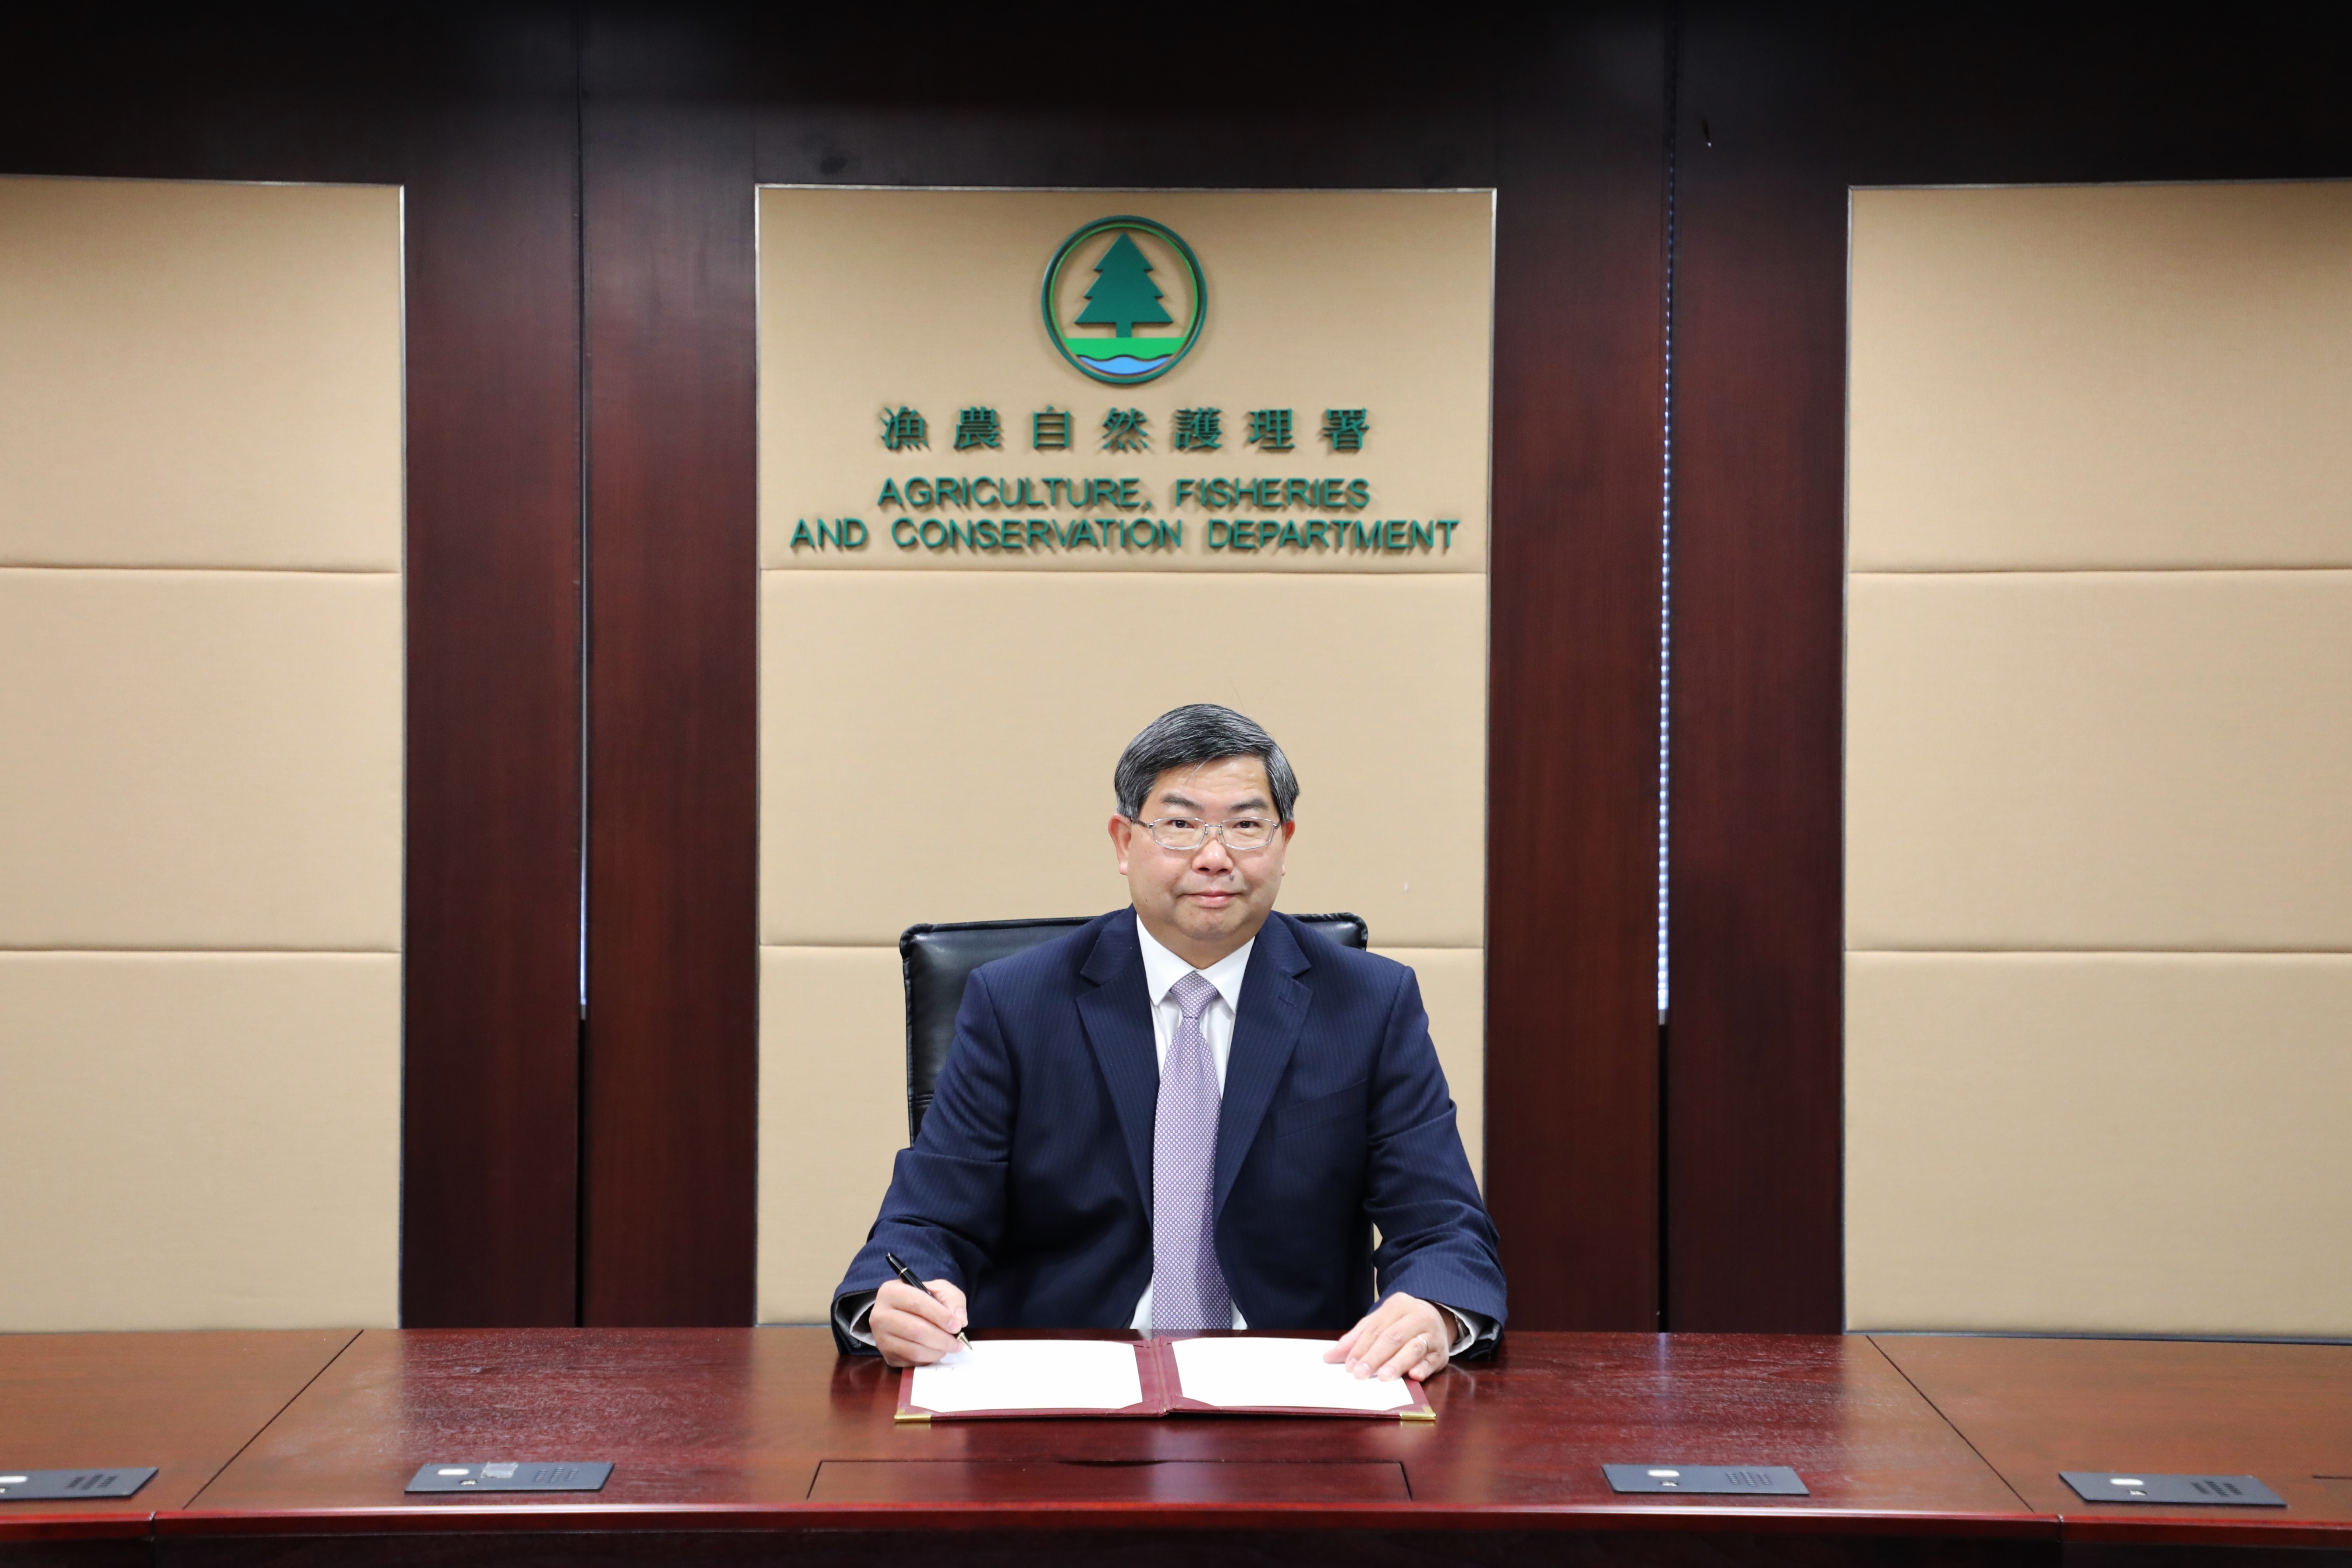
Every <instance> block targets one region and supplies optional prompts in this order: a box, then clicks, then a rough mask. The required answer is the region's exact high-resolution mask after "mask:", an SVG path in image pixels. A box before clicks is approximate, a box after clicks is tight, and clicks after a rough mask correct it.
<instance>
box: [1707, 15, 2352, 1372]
mask: <svg viewBox="0 0 2352 1568" xmlns="http://www.w3.org/2000/svg"><path fill="white" fill-rule="evenodd" d="M2209 21H2210V23H2211V25H2199V26H2187V25H2177V24H2176V21H2175V20H2174V19H2172V18H2169V17H2168V16H2163V15H2160V14H2158V13H2152V12H2149V11H2148V10H2147V9H2146V8H2144V7H2141V8H2131V9H2124V8H2117V7H2105V6H2100V7H2091V6H2079V7H2050V6H2046V5H2044V6H2034V7H2030V8H2029V7H2025V6H2018V5H1988V6H1971V7H1969V8H1967V9H1965V10H1929V9H1923V8H1916V7H1915V8H1898V7H1883V6H1881V7H1865V6H1858V5H1780V6H1755V5H1728V4H1717V5H1698V6H1693V7H1690V8H1688V9H1687V11H1686V13H1685V19H1684V23H1683V30H1682V37H1681V49H1680V52H1681V58H1682V62H1683V70H1682V76H1681V81H1680V90H1679V99H1680V112H1679V115H1678V121H1677V145H1678V159H1677V182H1676V188H1677V195H1678V200H1677V217H1678V222H1677V227H1678V231H1679V243H1678V246H1677V261H1676V296H1677V310H1676V331H1675V340H1676V354H1675V365H1676V369H1675V384H1676V393H1677V396H1676V405H1677V406H1676V414H1675V454H1676V460H1675V709H1674V782H1673V786H1672V793H1673V814H1672V821H1673V824H1674V841H1673V889H1672V908H1673V932H1672V972H1673V1003H1672V1015H1673V1018H1672V1027H1671V1031H1670V1037H1671V1047H1670V1052H1669V1060H1668V1063H1667V1081H1668V1090H1667V1127H1668V1134H1667V1145H1668V1152H1667V1191H1668V1194H1669V1195H1668V1201H1667V1218H1666V1236H1667V1258H1666V1275H1667V1279H1668V1281H1669V1295H1668V1303H1667V1314H1668V1321H1669V1323H1670V1324H1671V1326H1672V1327H1674V1328H1675V1329H1677V1330H1828V1329H1834V1328H1837V1327H1839V1326H1840V1324H1841V1322H1842V1319H1843V1279H1842V1257H1841V1254H1842V1239H1843V1238H1842V1235H1841V1224H1840V1197H1841V1192H1840V1184H1841V1170H1840V1164H1841V1155H1842V1140H1843V1127H1842V1122H1841V1100H1842V1093H1843V1061H1842V1052H1841V1029H1842V1022H1841V1013H1840V1005H1841V964H1842V961H1841V952H1840V950H1841V942H1842V891H1843V889H1842V880H1843V868H1842V864H1841V854H1842V846H1841V837H1842V826H1841V824H1842V802H1841V787H1842V785H1841V766H1842V764H1841V747H1842V739H1843V737H1842V732H1841V724H1842V719H1841V707H1840V704H1841V701H1842V695H1843V693H1842V686H1843V569H1844V542H1843V532H1844V518H1843V509H1844V493H1843V484H1844V462H1845V447H1844V429H1845V391H1844V377H1845V265H1846V251H1845V242H1846V200H1847V192H1848V189H1849V187H1851V186H1853V185H1856V184H1944V183H1972V182H1982V183H1996V184H1999V183H2028V182H2052V181H2110V180H2179V179H2237V178H2275V177H2306V176H2317V175H2339V176H2340V175H2346V174H2352V115H2347V101H2352V100H2347V96H2346V95H2345V94H2344V92H2343V91H2342V88H2341V83H2342V81H2343V79H2344V75H2345V71H2346V68H2347V65H2352V53H2347V13H2346V11H2345V10H2344V8H2342V7H2340V6H2326V5H2257V6H2249V7H2242V8H2241V9H2239V10H2237V11H2234V12H2231V14H2230V15H2229V17H2228V19H2227V22H2226V24H2224V23H2222V22H2221V19H2220V18H2219V17H2218V16H2217V17H2215V18H2210V19H2209Z"/></svg>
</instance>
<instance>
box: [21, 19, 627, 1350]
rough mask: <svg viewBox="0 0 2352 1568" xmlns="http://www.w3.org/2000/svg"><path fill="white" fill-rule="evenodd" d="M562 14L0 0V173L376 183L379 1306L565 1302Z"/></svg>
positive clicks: (569, 853) (566, 231) (568, 779)
mask: <svg viewBox="0 0 2352 1568" xmlns="http://www.w3.org/2000/svg"><path fill="white" fill-rule="evenodd" d="M572 34H573V28H572V21H571V17H570V15H569V12H568V11H567V10H566V9H564V8H562V7H540V8H532V7H529V6H514V7H498V6H489V7H478V8H468V9H463V10H460V9H458V8H447V9H443V8H436V7H431V6H404V7H389V6H385V7H368V6H351V7H337V8H333V9H322V8H317V7H311V8H295V7H284V6H268V7H262V6H214V7H206V8H205V9H204V10H203V11H202V12H201V13H199V12H194V11H190V10H187V9H185V8H182V9H179V10H166V9H162V8H157V7H151V6H118V5H89V6H45V7H26V6H19V7H16V8H14V9H12V10H11V11H10V12H9V13H8V14H7V16H6V19H5V22H0V58H5V59H6V60H7V61H8V62H9V66H10V71H9V80H8V88H7V90H6V91H5V93H0V171H5V172H6V173H13V174H102V175H121V176H137V177H150V178H176V179H232V180H318V181H331V182H364V183H373V184H401V185H404V186H405V187H406V196H405V202H406V243H407V321H406V326H407V374H408V402H407V447H408V450H407V484H408V519H407V525H408V526H407V582H406V591H407V611H408V615H407V658H408V668H407V703H408V708H407V731H408V733H407V742H408V751H407V758H408V760H407V773H406V795H407V852H406V883H407V886H406V915H405V928H406V934H405V945H406V962H405V984H406V1029H405V1041H406V1058H405V1061H406V1066H405V1072H404V1094H405V1116H404V1143H403V1174H404V1205H403V1230H402V1253H403V1258H402V1261H403V1285H402V1310H403V1314H404V1319H405V1321H408V1322H410V1323H415V1324H539V1323H565V1322H570V1321H572V1312H573V1295H574V1276H573V1268H572V1253H573V1243H572V1238H573V1216H574V1212H575V1208H576V1181H575V1173H576V1170H577V1158H576V1152H575V1147H576V1146H575V1142H574V1129H575V1127H576V1122H577V1098H576V1079H577V1074H576V1058H577V1019H578V1002H577V997H578V985H577V974H578V957H577V954H578V934H577V933H578V908H579V884H578V866H579V855H578V835H579V815H578V814H579V791H578V776H579V763H578V750H579V728H578V712H579V661H578V638H577V625H578V615H579V602H578V583H579V552H578V539H579V503H580V495H579V484H578V472H579V438H578V433H579V411H578V401H579V400H578V363H579V353H578V351H579V343H578V330H577V322H578V315H577V293H576V280H577V277H578V248H577V244H576V232H575V229H574V226H573V192H574V188H575V185H576V168H577V164H576V156H575V153H576V141H575V137H574V132H573V121H574V112H575V103H574V93H573V58H574V52H573V47H572Z"/></svg>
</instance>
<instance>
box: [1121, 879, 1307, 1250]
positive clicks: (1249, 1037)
mask: <svg viewBox="0 0 2352 1568" xmlns="http://www.w3.org/2000/svg"><path fill="white" fill-rule="evenodd" d="M1313 967H1314V966H1313V965H1312V964H1310V963H1308V962H1307V955H1306V954H1305V953H1304V952H1300V951H1299V947H1298V940H1297V938H1296V937H1294V936H1293V935H1291V933H1290V928H1289V927H1288V926H1287V925H1285V924H1284V923H1283V921H1282V918H1281V917H1280V916H1279V915H1271V916H1268V917H1267V919H1266V922H1265V925H1264V926H1262V927H1260V928H1259V929H1258V933H1257V945H1256V946H1255V947H1253V948H1252V949H1250V958H1249V967H1248V968H1247V969H1245V970H1244V971H1243V972H1242V1005H1241V1011H1240V1012H1239V1013H1238V1014H1236V1015H1235V1016H1234V1046H1233V1051H1232V1053H1231V1054H1230V1055H1229V1056H1228V1057H1227V1058H1225V1097H1224V1103H1223V1106H1222V1107H1221V1108H1220V1109H1219V1110H1218V1114H1217V1202H1216V1212H1217V1213H1218V1214H1223V1213H1224V1209H1225V1194H1228V1193H1230V1192H1232V1191H1233V1189H1234V1177H1235V1176H1236V1175H1238V1174H1240V1173H1241V1168H1242V1159H1243V1156H1244V1155H1246V1154H1247V1153H1248V1152H1249V1147H1250V1144H1251V1143H1252V1142H1254V1141H1255V1139H1256V1137H1257V1130H1258V1125H1259V1123H1261V1122H1263V1121H1265V1108H1266V1107H1267V1106H1268V1105H1269V1104H1271V1103H1272V1102H1273V1100H1274V1090H1275V1087H1276V1085H1277V1084H1279V1083H1281V1081H1282V1075H1283V1073H1284V1072H1285V1071H1286V1070H1287V1069H1288V1068H1289V1067H1290V1055H1291V1052H1292V1051H1294V1050H1296V1049H1297V1046H1298V1034H1299V1031H1300V1030H1301V1029H1303V1028H1305V1027H1306V1026H1307V1003H1308V1002H1309V1001H1311V1000H1312V999H1313V997H1314V991H1313V989H1312V988H1311V987H1310V986H1308V985H1307V983H1306V982H1305V981H1303V980H1301V979H1299V978H1298V976H1299V975H1301V974H1303V973H1306V972H1307V970H1309V969H1311V968H1313ZM1148 1043H1149V1042H1148V1041H1147V1044H1148ZM1157 1098H1158V1097H1157V1095H1156V1094H1155V1095H1154V1099H1155V1100H1157Z"/></svg>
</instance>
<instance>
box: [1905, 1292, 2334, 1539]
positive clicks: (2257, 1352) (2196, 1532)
mask: <svg viewBox="0 0 2352 1568" xmlns="http://www.w3.org/2000/svg"><path fill="white" fill-rule="evenodd" d="M1876 1342H1877V1344H1878V1347H1879V1348H1880V1349H1881V1350H1882V1351H1884V1352H1886V1354H1887V1356H1888V1357H1889V1358H1890V1359H1892V1360H1893V1361H1894V1363H1895V1365H1897V1366H1899V1367H1901V1368H1902V1369H1903V1371H1904V1373H1905V1374H1906V1376H1908V1377H1909V1378H1910V1380H1911V1382H1912V1383H1913V1384H1915V1385H1916V1386H1917V1388H1918V1389H1919V1391H1920V1393H1922V1394H1925V1395H1927V1398H1928V1399H1929V1400H1930V1401H1931V1402H1933V1403H1934V1405H1935V1406H1936V1407H1937V1409H1938V1410H1940V1411H1942V1412H1943V1413H1944V1415H1946V1416H1947V1417H1948V1418H1949V1419H1950V1421H1951V1422H1952V1424H1953V1426H1955V1427H1957V1428H1958V1430H1959V1431H1961V1432H1963V1433H1965V1434H1966V1435H1967V1436H1968V1439H1969V1442H1970V1443H1971V1444H1973V1445H1974V1446H1975V1447H1976V1450H1977V1452H1979V1454H1982V1455H1983V1456H1984V1457H1985V1458H1986V1459H1987V1460H1988V1461H1989V1462H1990V1464H1991V1465H1992V1467H1993V1468H1995V1469H1997V1470H1999V1471H2000V1475H2001V1479H2003V1480H2005V1481H2007V1482H2008V1483H2009V1485H2010V1486H2011V1488H2013V1489H2015V1490H2016V1492H2017V1494H2018V1495H2019V1496H2020V1497H2021V1498H2022V1499H2024V1500H2025V1501H2026V1502H2027V1503H2028V1504H2029V1505H2031V1506H2032V1508H2033V1509H2034V1510H2037V1511H2040V1512H2047V1513H2053V1514H2057V1515H2060V1516H2062V1517H2063V1519H2064V1521H2065V1533H2066V1537H2067V1539H2068V1540H2070V1541H2084V1542H2176V1543H2196V1544H2201V1545H2220V1544H2230V1545H2264V1546H2328V1547H2334V1548H2336V1550H2338V1551H2347V1552H2352V1345H2292V1344H2214V1343H2199V1342H2181V1341H2164V1342H2153V1341H2146V1340H2025V1339H1958V1338H1946V1337H1941V1336H1938V1337H1935V1338H1928V1337H1925V1336H1922V1337H1916V1338H1914V1337H1911V1336H1908V1335H1899V1334H1886V1335H1880V1336H1877V1339H1876ZM2142 1469H2148V1470H2160V1471H2164V1472H2167V1473H2169V1474H2176V1475H2179V1474H2189V1475H2214V1474H2219V1475H2248V1474H2251V1475H2254V1476H2258V1477H2260V1478H2261V1479H2263V1482H2264V1483H2265V1484H2267V1485H2268V1486H2269V1487H2270V1489H2272V1490H2273V1491H2274V1492H2276V1493H2278V1494H2279V1496H2281V1497H2283V1498H2284V1499H2285V1500H2286V1502H2287V1506H2286V1507H2285V1508H2283V1509H2277V1508H2264V1509H2251V1508H2184V1507H2174V1508H2160V1507H2151V1506H2150V1505H2148V1504H2146V1503H2099V1504H2093V1503H2086V1502H2084V1500H2082V1499H2080V1498H2078V1497H2076V1496H2075V1495H2074V1492H2073V1490H2071V1489H2069V1488H2068V1487H2067V1485H2066V1483H2065V1482H2064V1481H2062V1480H2060V1479H2058V1472H2059V1471H2061V1470H2114V1471H2117V1472H2120V1473H2126V1474H2129V1473H2133V1472H2136V1471H2138V1470H2142Z"/></svg>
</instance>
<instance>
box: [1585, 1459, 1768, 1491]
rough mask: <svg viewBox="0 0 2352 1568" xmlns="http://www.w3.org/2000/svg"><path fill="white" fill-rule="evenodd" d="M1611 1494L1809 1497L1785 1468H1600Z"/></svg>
mask: <svg viewBox="0 0 2352 1568" xmlns="http://www.w3.org/2000/svg"><path fill="white" fill-rule="evenodd" d="M1601 1473H1602V1474H1603V1475H1606V1476H1607V1477H1608V1478H1609V1489H1610V1490H1611V1491H1612V1492H1667V1493H1672V1492H1698V1493H1702V1494H1705V1495H1708V1496H1717V1497H1719V1496H1723V1495H1726V1494H1729V1495H1733V1496H1738V1497H1811V1495H1812V1493H1811V1492H1810V1491H1808V1490H1807V1489H1805V1483H1804V1482H1803V1480H1801V1479H1799V1477H1798V1475H1797V1472H1796V1471H1794V1470H1792V1469H1790V1468H1789V1467H1788V1466H1786V1465H1682V1464H1656V1465H1603V1466H1601Z"/></svg>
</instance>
